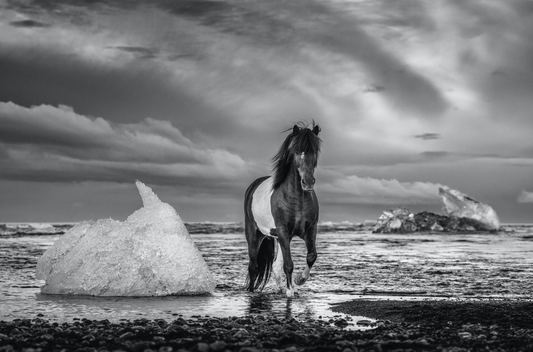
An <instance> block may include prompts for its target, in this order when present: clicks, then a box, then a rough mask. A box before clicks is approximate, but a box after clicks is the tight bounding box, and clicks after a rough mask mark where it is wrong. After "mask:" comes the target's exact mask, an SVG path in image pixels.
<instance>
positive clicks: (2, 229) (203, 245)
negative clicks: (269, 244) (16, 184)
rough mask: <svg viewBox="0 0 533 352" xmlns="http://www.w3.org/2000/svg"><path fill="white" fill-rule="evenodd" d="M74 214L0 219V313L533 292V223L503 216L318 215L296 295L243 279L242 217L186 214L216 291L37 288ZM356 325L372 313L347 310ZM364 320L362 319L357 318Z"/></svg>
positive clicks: (295, 312)
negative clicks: (432, 226)
mask: <svg viewBox="0 0 533 352" xmlns="http://www.w3.org/2000/svg"><path fill="white" fill-rule="evenodd" d="M73 225H74V224H55V223H24V224H21V223H17V224H13V223H4V224H0V320H13V319H31V318H36V317H40V318H45V319H48V320H51V321H57V322H72V321H74V320H78V319H82V318H86V319H91V320H103V319H108V320H110V321H118V320H121V319H165V320H168V321H172V320H174V319H176V318H177V317H185V318H191V317H200V316H210V317H231V316H243V315H250V314H252V315H253V314H262V315H266V316H274V317H278V318H294V319H300V320H306V319H326V320H327V319H330V320H331V319H332V318H335V317H337V318H338V317H339V316H340V315H339V313H335V312H334V311H333V310H332V307H333V306H334V305H335V304H336V303H340V302H345V301H350V300H354V299H376V300H415V299H416V300H438V299H449V300H529V299H531V294H532V292H533V224H504V225H503V226H502V228H501V230H500V231H498V232H496V233H476V232H472V233H441V232H435V233H431V232H423V233H412V234H374V233H372V224H351V223H323V224H320V226H319V232H318V236H317V251H318V259H317V261H316V263H315V265H314V267H313V269H312V272H311V277H310V279H309V280H308V281H307V282H306V283H305V284H304V285H302V286H299V287H298V293H297V295H296V297H295V298H293V299H288V298H286V297H285V295H284V294H280V293H278V291H277V289H276V287H275V286H274V285H273V284H269V285H267V287H266V288H265V290H264V291H263V292H259V293H249V292H247V291H246V290H245V289H244V282H245V278H246V271H247V263H248V258H247V256H248V254H247V246H246V240H245V238H244V231H243V225H242V223H211V222H205V223H187V224H186V227H187V229H188V231H189V233H190V235H191V237H192V239H193V241H194V242H195V244H196V245H197V247H198V249H199V250H200V252H201V253H202V255H203V257H204V259H205V260H206V262H207V264H208V266H209V268H210V270H211V271H212V272H213V274H214V276H215V278H216V280H217V287H216V289H215V291H214V292H213V293H212V294H208V295H200V296H170V297H143V298H139V297H92V296H65V295H46V294H41V293H40V287H41V286H42V285H43V284H44V281H41V280H37V279H36V278H35V269H36V265H37V260H38V259H39V258H40V256H41V255H42V254H43V253H44V252H45V251H46V250H47V249H48V248H50V246H52V244H53V243H54V242H55V241H56V240H57V239H58V238H59V237H60V236H62V235H63V234H64V233H65V232H66V231H68V230H69V229H70V228H71V227H72V226H73ZM291 250H292V253H293V260H294V263H295V272H297V271H298V270H302V269H303V268H304V267H305V254H306V253H305V249H304V243H303V241H302V240H300V239H299V238H295V239H294V240H293V242H292V245H291ZM342 316H343V317H345V318H347V319H348V321H350V322H352V323H350V324H352V325H353V326H358V324H359V322H360V324H359V325H360V326H363V325H366V326H368V322H369V321H370V322H373V321H374V320H373V317H351V316H344V315H342ZM363 322H365V324H363Z"/></svg>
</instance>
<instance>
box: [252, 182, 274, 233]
mask: <svg viewBox="0 0 533 352" xmlns="http://www.w3.org/2000/svg"><path fill="white" fill-rule="evenodd" d="M272 182H273V178H272V177H269V178H267V179H266V180H264V181H263V182H262V183H261V184H260V185H259V186H258V187H257V188H256V189H255V192H254V194H253V195H252V214H253V216H254V220H255V223H256V225H257V228H258V229H259V231H261V233H262V234H263V235H265V236H270V237H272V236H271V235H270V229H273V228H275V227H276V224H275V223H274V216H273V215H272V208H271V206H270V197H272V193H273V192H274V190H273V189H272Z"/></svg>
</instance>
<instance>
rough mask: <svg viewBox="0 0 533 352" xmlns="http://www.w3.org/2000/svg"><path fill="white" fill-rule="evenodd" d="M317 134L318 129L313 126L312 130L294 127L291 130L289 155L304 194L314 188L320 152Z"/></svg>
mask: <svg viewBox="0 0 533 352" xmlns="http://www.w3.org/2000/svg"><path fill="white" fill-rule="evenodd" d="M319 133H320V127H319V126H318V125H316V126H314V127H313V129H312V130H311V129H309V128H301V127H299V126H298V125H295V126H294V128H293V130H292V139H291V142H290V144H289V151H290V153H289V154H290V155H291V157H292V162H293V163H294V166H295V167H296V169H297V170H298V175H299V176H300V184H301V186H302V189H303V190H304V191H306V192H310V191H312V190H313V188H314V186H315V176H314V173H315V168H316V166H317V161H318V153H319V152H320V139H319V138H318V134H319Z"/></svg>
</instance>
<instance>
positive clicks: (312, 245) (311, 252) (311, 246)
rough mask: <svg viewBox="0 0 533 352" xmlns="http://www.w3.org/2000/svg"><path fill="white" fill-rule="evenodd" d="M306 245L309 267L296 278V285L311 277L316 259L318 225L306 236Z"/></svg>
mask: <svg viewBox="0 0 533 352" xmlns="http://www.w3.org/2000/svg"><path fill="white" fill-rule="evenodd" d="M304 241H305V245H306V247H307V258H306V260H307V267H306V268H305V269H304V270H303V271H302V272H300V273H298V275H297V276H296V278H295V279H294V283H295V284H296V285H303V284H304V283H305V282H306V281H307V279H309V274H310V273H311V268H312V267H313V264H314V263H315V261H316V257H317V254H316V226H314V227H313V228H312V229H311V230H310V231H309V232H308V233H307V235H306V236H305V237H304Z"/></svg>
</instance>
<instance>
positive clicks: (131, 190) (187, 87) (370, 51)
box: [0, 0, 533, 223]
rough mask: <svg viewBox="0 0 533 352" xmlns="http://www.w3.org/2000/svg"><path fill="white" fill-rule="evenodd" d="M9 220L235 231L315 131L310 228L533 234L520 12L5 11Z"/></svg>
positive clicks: (4, 5)
mask: <svg viewBox="0 0 533 352" xmlns="http://www.w3.org/2000/svg"><path fill="white" fill-rule="evenodd" d="M0 82H1V83H0V221H3V222H77V221H82V220H90V219H101V218H113V219H117V220H123V219H125V218H126V217H127V216H128V215H129V214H131V213H132V212H133V211H134V210H136V209H138V208H140V207H141V206H142V202H141V199H140V196H139V194H138V192H137V190H136V188H135V180H140V181H141V182H143V183H145V184H146V185H147V186H149V187H151V188H152V189H153V190H154V192H156V193H157V194H158V196H159V198H160V199H161V200H162V201H164V202H166V203H169V204H171V205H172V206H173V207H174V208H175V209H176V211H177V212H178V213H179V214H180V216H181V218H182V219H183V220H184V221H185V222H193V221H243V196H244V191H245V190H246V188H247V187H248V185H249V184H250V183H251V182H252V181H253V180H254V179H256V178H258V177H260V176H263V175H269V174H270V173H271V166H272V165H271V160H272V157H273V156H274V155H275V154H276V152H277V151H278V149H279V147H280V146H281V143H282V142H283V140H284V139H285V136H286V134H285V133H284V131H285V130H287V129H288V128H291V127H292V126H293V125H294V124H295V123H297V122H299V121H304V122H306V123H310V124H312V122H313V121H315V122H316V123H317V124H318V125H320V127H321V129H322V132H321V134H320V136H321V138H322V141H323V145H322V152H321V154H320V157H319V161H318V167H317V169H316V172H315V176H316V179H317V181H316V185H315V191H316V193H317V196H318V199H319V202H320V221H334V222H339V221H349V222H361V221H364V220H376V219H377V218H378V217H379V215H380V214H381V213H382V211H384V210H387V209H394V208H397V207H406V208H408V209H410V210H411V211H413V212H418V211H422V210H428V211H433V212H437V213H443V210H442V207H443V205H444V204H443V202H442V199H441V198H440V196H439V194H438V189H439V187H449V188H452V189H456V190H458V191H460V192H463V193H465V194H467V195H468V196H470V197H472V198H474V199H477V200H478V201H480V202H483V203H486V204H489V205H490V206H492V207H493V208H494V210H495V211H496V212H497V214H498V215H499V217H500V219H501V221H502V222H504V223H505V222H507V223H510V222H533V138H532V136H533V116H532V112H533V3H532V2H531V1H529V0H505V1H503V0H500V1H493V0H432V1H429V0H425V1H424V0H403V1H386V0H305V1H303V0H291V1H285V0H188V1H187V0H150V1H148V0H128V1H123V0H121V1H119V0H90V1H89V0H86V1H83V0H68V1H67V0H62V1H61V0H57V1H55V0H25V1H10V0H0Z"/></svg>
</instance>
